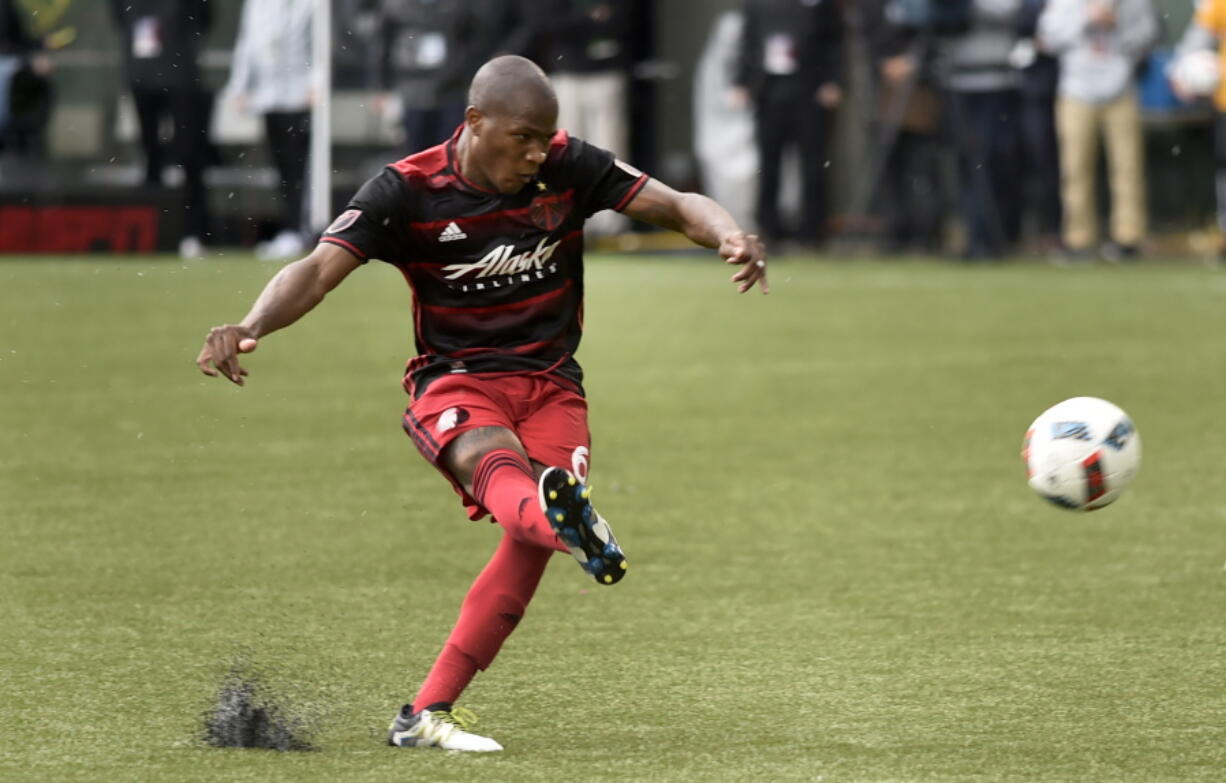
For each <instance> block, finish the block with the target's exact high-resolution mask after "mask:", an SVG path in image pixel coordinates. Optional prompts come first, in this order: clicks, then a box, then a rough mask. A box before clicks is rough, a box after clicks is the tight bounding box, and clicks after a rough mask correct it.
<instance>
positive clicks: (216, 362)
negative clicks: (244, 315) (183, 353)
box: [196, 324, 258, 386]
mask: <svg viewBox="0 0 1226 783" xmlns="http://www.w3.org/2000/svg"><path fill="white" fill-rule="evenodd" d="M257 345H258V343H257V342H256V339H255V335H254V334H253V333H252V331H251V330H250V329H248V328H247V327H245V326H234V325H233V324H226V325H225V326H215V327H213V328H212V329H210V330H209V336H208V337H206V338H205V339H204V347H203V348H201V349H200V355H199V356H197V357H196V366H197V367H199V368H200V372H202V373H204V374H205V375H210V376H212V377H214V378H216V377H217V376H218V375H223V376H225V377H226V378H228V379H229V380H231V381H233V382H234V383H236V384H238V385H239V386H242V385H243V384H244V383H245V381H244V380H243V378H244V376H246V375H247V371H246V370H245V369H243V368H242V366H241V365H239V363H238V355H239V354H240V353H251V352H252V351H254V350H255V349H256V346H257Z"/></svg>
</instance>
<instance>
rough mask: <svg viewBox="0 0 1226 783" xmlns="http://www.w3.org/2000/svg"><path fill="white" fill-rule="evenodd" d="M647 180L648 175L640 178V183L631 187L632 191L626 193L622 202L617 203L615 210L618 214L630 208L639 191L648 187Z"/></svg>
mask: <svg viewBox="0 0 1226 783" xmlns="http://www.w3.org/2000/svg"><path fill="white" fill-rule="evenodd" d="M647 180H648V176H647V175H646V174H644V175H642V176H641V177H639V178H638V181H637V182H635V183H634V185H632V186H631V187H630V190H628V191H626V195H624V196H622V200H621V201H619V202H617V205H616V206H615V207H613V209H614V210H615V211H617V212H621V211H622V210H623V209H625V208H626V207H627V206H629V205H630V202H631V201H633V200H634V197H635V196H637V195H638V194H639V191H640V190H642V189H643V188H644V187H645V186H646V185H647Z"/></svg>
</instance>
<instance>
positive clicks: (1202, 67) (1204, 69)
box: [1170, 49, 1222, 98]
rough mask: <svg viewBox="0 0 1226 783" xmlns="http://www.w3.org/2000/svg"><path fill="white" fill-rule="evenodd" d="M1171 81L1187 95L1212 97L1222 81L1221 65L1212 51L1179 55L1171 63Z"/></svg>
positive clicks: (1202, 50) (1197, 50)
mask: <svg viewBox="0 0 1226 783" xmlns="http://www.w3.org/2000/svg"><path fill="white" fill-rule="evenodd" d="M1170 77H1171V81H1173V82H1174V83H1175V84H1176V86H1178V87H1179V88H1180V89H1181V90H1183V91H1184V92H1185V93H1187V94H1189V95H1194V96H1196V97H1198V98H1204V97H1207V96H1209V95H1212V94H1213V92H1214V91H1215V90H1216V89H1217V87H1218V84H1219V83H1220V82H1221V80H1222V65H1221V61H1220V60H1219V59H1218V53H1217V52H1216V51H1214V50H1212V49H1196V50H1194V51H1191V52H1187V53H1185V54H1181V55H1180V56H1179V57H1178V58H1176V60H1175V62H1173V63H1171V70H1170Z"/></svg>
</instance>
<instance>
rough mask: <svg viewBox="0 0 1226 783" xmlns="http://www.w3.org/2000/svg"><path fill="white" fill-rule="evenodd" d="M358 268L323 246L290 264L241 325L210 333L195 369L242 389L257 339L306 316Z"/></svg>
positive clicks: (341, 253) (342, 254)
mask: <svg viewBox="0 0 1226 783" xmlns="http://www.w3.org/2000/svg"><path fill="white" fill-rule="evenodd" d="M359 265H360V264H359V261H358V259H357V258H356V257H354V256H353V255H352V254H351V253H350V252H349V251H347V250H345V249H343V248H341V247H338V246H337V245H333V244H329V243H321V244H319V245H318V246H316V248H315V249H314V250H313V251H312V252H311V254H310V255H309V256H307V257H306V258H303V259H300V260H298V261H295V262H293V263H292V264H288V265H286V266H285V267H284V268H282V269H281V271H280V272H278V273H277V274H276V275H275V276H274V277H273V278H272V279H271V280H269V281H268V285H266V286H264V290H263V291H262V292H261V293H260V295H259V297H258V298H257V299H256V300H255V304H254V305H252V306H251V312H249V313H247V317H246V318H244V319H243V320H242V322H240V323H237V324H224V325H222V326H215V327H213V328H212V329H210V330H209V334H208V337H206V338H205V340H204V347H203V348H201V349H200V355H199V356H197V357H196V366H197V367H199V368H200V372H202V373H204V374H205V375H211V376H213V377H216V376H217V375H223V376H225V377H226V378H228V379H229V380H231V381H233V382H234V383H237V384H238V385H239V386H242V385H243V376H245V375H246V374H247V371H246V370H245V369H243V367H242V366H241V365H240V364H239V363H238V355H239V354H240V353H251V352H252V351H254V350H255V349H256V345H257V342H256V341H257V340H259V338H261V337H263V336H264V335H266V334H268V333H269V332H275V331H276V330H277V329H281V328H283V327H286V326H289V325H290V324H292V323H293V322H294V321H297V320H298V319H299V318H301V317H302V316H304V315H306V314H307V313H308V312H310V311H311V309H312V308H314V307H315V305H317V304H319V303H320V302H321V301H323V298H324V296H325V295H326V294H327V293H328V292H329V291H331V290H332V289H333V288H336V287H337V286H338V285H340V283H341V281H342V280H344V279H345V278H346V277H347V276H348V275H349V273H350V272H352V271H353V270H355V269H357V268H358V266H359Z"/></svg>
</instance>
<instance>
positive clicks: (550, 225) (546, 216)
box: [528, 193, 570, 231]
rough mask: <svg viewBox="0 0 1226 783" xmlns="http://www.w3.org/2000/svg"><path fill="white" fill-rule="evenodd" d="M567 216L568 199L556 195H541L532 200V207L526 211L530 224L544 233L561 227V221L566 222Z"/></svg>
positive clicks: (568, 212)
mask: <svg viewBox="0 0 1226 783" xmlns="http://www.w3.org/2000/svg"><path fill="white" fill-rule="evenodd" d="M569 214H570V199H568V198H566V196H564V195H559V194H556V193H542V194H541V195H539V196H537V197H536V198H534V199H532V206H531V207H529V210H528V215H529V217H531V218H532V224H533V225H535V226H536V227H537V228H540V229H544V230H545V231H553V230H554V229H555V228H557V227H558V226H560V225H562V221H564V220H566V216H567V215H569Z"/></svg>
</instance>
